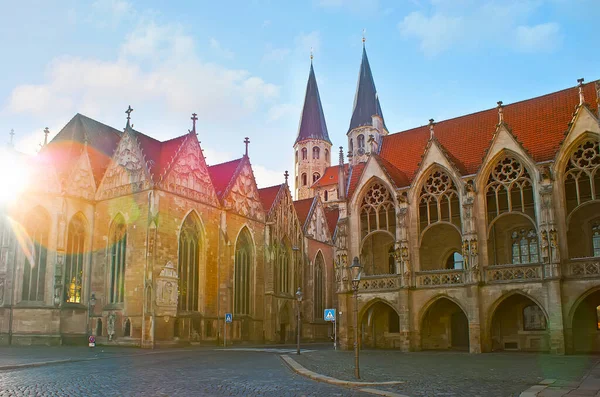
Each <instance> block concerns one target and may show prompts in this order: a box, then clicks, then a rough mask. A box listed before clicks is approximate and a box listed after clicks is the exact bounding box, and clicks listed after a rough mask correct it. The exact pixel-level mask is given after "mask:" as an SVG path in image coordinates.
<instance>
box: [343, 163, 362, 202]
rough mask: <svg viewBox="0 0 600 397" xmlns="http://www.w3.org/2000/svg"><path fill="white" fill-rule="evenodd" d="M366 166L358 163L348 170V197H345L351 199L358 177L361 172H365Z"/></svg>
mask: <svg viewBox="0 0 600 397" xmlns="http://www.w3.org/2000/svg"><path fill="white" fill-rule="evenodd" d="M366 164H367V163H358V164H356V165H355V166H354V167H352V168H351V169H350V181H349V182H348V196H347V197H348V198H350V197H352V194H354V190H355V189H356V186H357V185H358V181H359V180H360V177H361V175H362V173H363V171H364V170H365V165H366Z"/></svg>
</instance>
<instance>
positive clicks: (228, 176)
mask: <svg viewBox="0 0 600 397" xmlns="http://www.w3.org/2000/svg"><path fill="white" fill-rule="evenodd" d="M243 159H244V158H243V157H241V158H239V159H236V160H231V161H228V162H226V163H221V164H216V165H213V166H210V167H208V173H209V175H210V179H211V180H212V182H213V186H214V187H215V191H216V192H217V195H218V196H219V198H223V194H224V193H225V189H227V186H229V183H230V182H231V180H232V179H233V176H234V175H235V171H236V170H237V169H238V167H239V166H240V164H241V162H242V160H243Z"/></svg>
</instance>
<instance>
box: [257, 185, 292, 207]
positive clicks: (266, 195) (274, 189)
mask: <svg viewBox="0 0 600 397" xmlns="http://www.w3.org/2000/svg"><path fill="white" fill-rule="evenodd" d="M283 186H285V184H283V183H282V184H281V185H275V186H269V187H264V188H262V189H258V196H259V197H260V201H261V202H262V205H263V208H264V209H265V211H267V213H269V212H271V207H273V204H274V203H275V199H276V198H277V195H278V194H279V191H280V190H281V189H282V187H283Z"/></svg>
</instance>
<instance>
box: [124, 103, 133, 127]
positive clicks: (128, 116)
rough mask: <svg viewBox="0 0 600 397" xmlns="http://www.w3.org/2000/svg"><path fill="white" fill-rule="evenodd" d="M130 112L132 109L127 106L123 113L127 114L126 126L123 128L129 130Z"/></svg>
mask: <svg viewBox="0 0 600 397" xmlns="http://www.w3.org/2000/svg"><path fill="white" fill-rule="evenodd" d="M131 112H133V109H132V108H131V105H129V106H128V107H127V110H126V111H125V113H127V126H126V127H125V128H130V125H129V120H131Z"/></svg>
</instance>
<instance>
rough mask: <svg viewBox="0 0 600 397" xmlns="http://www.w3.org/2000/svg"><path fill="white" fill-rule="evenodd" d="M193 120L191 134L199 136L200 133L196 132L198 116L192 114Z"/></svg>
mask: <svg viewBox="0 0 600 397" xmlns="http://www.w3.org/2000/svg"><path fill="white" fill-rule="evenodd" d="M191 119H192V130H191V131H190V133H193V134H196V135H198V133H197V132H196V121H198V115H197V114H196V113H192V117H191Z"/></svg>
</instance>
